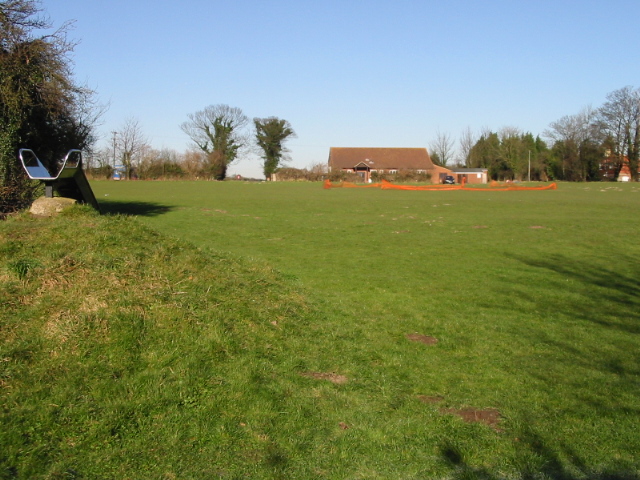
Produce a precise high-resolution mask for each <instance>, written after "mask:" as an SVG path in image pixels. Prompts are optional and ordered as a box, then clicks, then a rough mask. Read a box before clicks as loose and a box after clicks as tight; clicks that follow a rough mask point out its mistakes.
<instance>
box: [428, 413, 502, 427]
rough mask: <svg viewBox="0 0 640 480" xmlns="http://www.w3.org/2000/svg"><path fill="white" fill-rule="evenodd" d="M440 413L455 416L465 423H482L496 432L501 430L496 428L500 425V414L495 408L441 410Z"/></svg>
mask: <svg viewBox="0 0 640 480" xmlns="http://www.w3.org/2000/svg"><path fill="white" fill-rule="evenodd" d="M440 413H444V414H449V415H457V416H458V417H460V418H462V420H464V421H465V422H467V423H484V424H485V425H488V426H489V427H491V428H493V429H494V430H495V431H496V432H502V429H500V428H499V427H498V425H499V423H500V412H499V411H498V410H497V409H495V408H485V409H479V408H473V407H465V408H441V409H440Z"/></svg>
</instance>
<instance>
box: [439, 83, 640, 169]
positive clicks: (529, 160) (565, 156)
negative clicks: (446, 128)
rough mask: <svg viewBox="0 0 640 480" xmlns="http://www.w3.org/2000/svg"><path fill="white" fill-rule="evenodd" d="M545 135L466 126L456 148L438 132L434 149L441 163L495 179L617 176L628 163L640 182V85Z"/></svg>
mask: <svg viewBox="0 0 640 480" xmlns="http://www.w3.org/2000/svg"><path fill="white" fill-rule="evenodd" d="M542 137H543V138H545V139H546V140H543V139H542V138H541V137H540V135H537V136H535V137H534V136H533V134H531V133H525V132H522V131H520V130H519V129H518V128H516V127H505V128H503V129H501V130H499V131H492V130H490V129H484V130H483V131H482V132H480V134H479V135H474V134H473V132H471V130H470V129H467V130H465V131H464V132H463V133H462V135H461V137H460V140H459V149H458V150H456V144H455V142H454V140H453V139H452V137H451V136H450V135H449V134H446V133H440V132H437V134H436V137H435V139H434V140H433V141H432V142H431V143H430V152H431V157H432V159H433V161H434V162H435V163H436V164H438V165H442V166H445V167H446V166H453V165H455V166H461V167H468V168H486V169H488V171H489V176H490V177H491V178H492V179H496V180H566V181H599V180H617V179H618V176H619V175H620V172H621V171H622V170H623V168H625V167H628V169H629V174H630V177H631V178H630V179H631V180H633V181H638V159H639V155H640V89H638V88H633V87H631V86H627V87H623V88H620V89H618V90H615V91H613V92H611V93H609V94H608V95H607V96H606V102H605V103H604V104H603V105H602V106H601V107H599V108H597V109H594V108H591V107H586V108H584V109H582V110H581V111H580V112H578V113H577V114H575V115H566V116H564V117H562V118H560V119H559V120H556V121H554V122H552V123H551V124H550V125H549V128H548V129H546V130H545V131H544V132H543V135H542Z"/></svg>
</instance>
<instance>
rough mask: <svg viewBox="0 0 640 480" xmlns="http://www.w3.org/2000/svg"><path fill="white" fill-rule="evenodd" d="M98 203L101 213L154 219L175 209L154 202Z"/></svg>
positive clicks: (105, 201) (107, 201)
mask: <svg viewBox="0 0 640 480" xmlns="http://www.w3.org/2000/svg"><path fill="white" fill-rule="evenodd" d="M99 203H100V210H101V211H102V213H103V214H111V215H117V214H120V215H139V216H142V217H155V216H158V215H163V214H165V213H168V212H170V211H172V210H174V209H175V206H173V205H163V204H161V203H155V202H114V201H110V200H100V202H99Z"/></svg>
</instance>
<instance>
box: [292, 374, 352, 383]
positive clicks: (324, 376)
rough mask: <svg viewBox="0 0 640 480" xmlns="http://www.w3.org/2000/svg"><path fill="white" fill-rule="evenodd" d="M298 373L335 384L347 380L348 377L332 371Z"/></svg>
mask: <svg viewBox="0 0 640 480" xmlns="http://www.w3.org/2000/svg"><path fill="white" fill-rule="evenodd" d="M300 375H301V376H303V377H307V378H315V379H316V380H328V381H330V382H331V383H335V384H336V385H343V384H345V383H347V382H348V381H349V379H348V378H347V377H345V376H344V375H339V374H337V373H333V372H331V373H324V372H306V373H301V374H300Z"/></svg>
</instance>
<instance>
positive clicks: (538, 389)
mask: <svg viewBox="0 0 640 480" xmlns="http://www.w3.org/2000/svg"><path fill="white" fill-rule="evenodd" d="M94 190H95V191H96V194H97V196H98V199H99V200H102V201H103V206H104V207H105V209H106V210H108V211H111V212H129V213H137V214H138V215H140V218H139V220H138V221H133V220H131V219H126V218H122V217H108V216H107V217H96V216H92V215H89V214H87V213H85V212H82V214H78V216H77V217H68V218H60V219H56V220H42V219H37V220H33V219H27V218H19V219H14V220H11V221H9V222H4V223H3V224H1V225H0V228H1V230H0V232H1V233H0V234H1V235H2V237H0V238H1V242H2V243H0V259H1V260H0V261H2V262H3V263H2V264H0V265H3V270H1V271H0V275H1V277H0V278H1V279H2V282H3V284H2V291H3V297H2V302H3V307H5V306H6V311H7V312H8V314H7V315H6V319H3V324H2V329H3V330H2V331H3V333H4V332H7V334H6V335H3V339H4V340H3V342H4V343H3V344H2V352H1V354H0V357H1V358H3V359H4V360H3V363H2V364H1V368H2V377H0V379H2V382H3V383H2V395H3V397H2V405H3V410H2V412H3V413H2V415H3V416H2V422H3V423H2V433H0V439H1V440H2V449H0V450H1V451H2V452H5V451H6V452H8V453H3V454H2V455H3V456H2V457H0V458H2V465H3V466H4V468H5V472H7V473H6V474H5V476H9V478H11V475H13V476H17V477H22V478H28V477H30V476H38V475H39V476H40V477H41V478H65V477H64V475H66V476H67V477H69V476H72V475H76V477H77V478H83V476H84V477H86V478H94V477H98V478H99V477H102V478H140V477H143V478H163V476H164V478H172V477H175V478H211V477H213V478H216V477H220V478H239V477H247V476H248V477H251V478H454V479H457V478H489V479H491V478H496V479H497V478H563V479H569V478H602V479H604V478H619V479H622V478H638V468H639V463H638V460H637V458H636V457H637V455H636V453H637V451H639V450H640V439H639V437H638V435H637V434H636V432H635V427H636V423H637V418H638V413H640V403H639V400H638V399H639V398H640V396H639V395H638V394H639V393H640V391H639V390H640V387H639V385H640V382H639V379H640V372H639V368H638V365H639V361H638V360H639V358H638V353H637V352H638V343H640V342H639V341H638V333H639V331H640V328H639V326H638V321H639V317H638V314H637V311H638V310H637V307H638V300H637V293H638V287H637V281H636V280H635V279H636V278H637V273H638V270H639V268H638V267H639V265H638V261H637V260H636V259H637V258H638V253H640V252H638V249H639V247H638V246H637V245H636V244H634V242H628V243H625V245H624V248H621V245H620V244H621V239H625V238H633V235H634V232H637V228H638V220H637V219H636V216H635V214H634V212H635V211H637V206H638V203H639V200H638V199H639V195H640V193H639V192H638V191H637V190H636V189H635V188H634V187H633V186H631V185H629V186H622V187H619V186H616V185H614V186H611V185H575V186H574V185H571V186H561V188H560V190H558V191H556V192H512V193H506V192H495V193H489V192H486V193H485V192H479V193H471V192H384V191H371V190H361V191H354V190H344V191H342V190H335V191H324V190H322V189H321V187H320V186H319V185H317V184H316V185H309V184H272V185H265V184H242V183H224V184H223V183H204V182H203V183H189V182H171V183H169V182H167V183H163V182H148V183H147V182H131V183H121V184H116V183H113V182H98V183H97V184H95V185H94ZM612 212H615V214H613V213H612ZM141 222H142V223H148V224H149V225H151V226H153V228H154V230H147V229H146V228H145V227H142V226H141V224H140V223H141ZM157 231H161V232H164V233H163V234H159V233H156V232H157ZM165 234H168V236H165ZM177 237H182V239H183V240H186V241H188V242H189V243H185V242H183V240H176V239H175V238H177ZM192 245H197V246H199V248H196V247H194V246H192ZM221 252H223V253H221ZM270 265H274V266H276V268H277V271H276V270H274V269H272V268H271V267H270ZM61 332H62V333H61ZM5 446H7V448H5ZM56 476H57V477H56Z"/></svg>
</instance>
